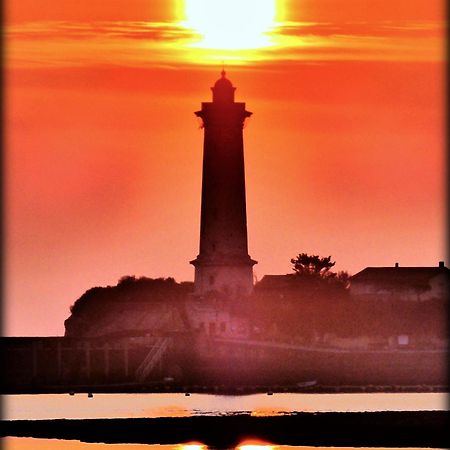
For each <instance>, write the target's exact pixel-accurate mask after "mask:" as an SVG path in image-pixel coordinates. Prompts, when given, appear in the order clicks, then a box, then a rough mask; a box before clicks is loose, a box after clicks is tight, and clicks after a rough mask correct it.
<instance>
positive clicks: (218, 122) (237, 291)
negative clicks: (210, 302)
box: [191, 71, 256, 297]
mask: <svg viewBox="0 0 450 450" xmlns="http://www.w3.org/2000/svg"><path fill="white" fill-rule="evenodd" d="M235 89H236V88H235V87H233V85H232V84H231V82H230V81H229V80H228V79H227V78H226V76H225V71H222V76H221V78H220V79H219V80H217V81H216V83H215V85H214V87H212V88H211V90H212V102H204V103H202V109H201V110H200V111H197V112H196V113H195V115H196V116H198V117H200V118H201V119H202V121H203V128H204V132H205V135H204V146H203V179H202V206H201V225H200V253H199V255H198V256H197V258H196V259H195V260H193V261H191V264H193V265H194V267H195V283H194V284H195V293H196V294H198V295H204V294H206V293H208V292H211V291H218V292H222V293H224V294H227V295H229V296H230V297H237V296H241V295H247V294H249V293H251V291H252V289H253V269H252V268H253V265H254V264H256V261H254V260H252V259H251V258H250V256H249V254H248V246H247V212H246V202H245V171H244V144H243V137H242V130H243V126H244V120H245V119H246V118H247V117H249V116H251V114H252V113H251V112H249V111H246V110H245V103H236V102H235V101H234V91H235Z"/></svg>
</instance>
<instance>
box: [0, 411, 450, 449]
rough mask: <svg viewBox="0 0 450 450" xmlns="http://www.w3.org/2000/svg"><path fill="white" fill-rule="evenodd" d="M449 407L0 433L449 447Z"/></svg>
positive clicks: (47, 425)
mask: <svg viewBox="0 0 450 450" xmlns="http://www.w3.org/2000/svg"><path fill="white" fill-rule="evenodd" d="M448 425H449V412H448V411H419V412H406V411H401V412H370V413H294V414H290V415H284V416H275V417H254V416H250V415H232V416H195V417H171V418H156V419H94V420H65V419H63V420H37V421H3V422H1V423H0V436H1V437H5V436H16V437H34V438H46V439H75V440H80V441H83V442H104V443H139V444H180V443H184V442H189V441H198V442H202V443H204V444H206V445H208V446H209V447H214V448H230V447H234V446H236V445H237V444H239V443H240V442H242V441H244V440H246V439H258V440H262V441H265V442H269V443H273V444H279V445H313V446H338V447H343V446H346V447H361V446H364V447H433V448H449V447H450V439H449V434H448Z"/></svg>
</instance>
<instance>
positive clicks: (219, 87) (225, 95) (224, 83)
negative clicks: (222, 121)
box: [211, 70, 236, 103]
mask: <svg viewBox="0 0 450 450" xmlns="http://www.w3.org/2000/svg"><path fill="white" fill-rule="evenodd" d="M221 75H222V76H221V77H220V78H219V79H218V80H217V81H216V82H215V84H214V87H212V88H211V89H212V91H213V102H220V103H232V102H233V101H234V91H235V90H236V88H235V87H233V85H232V84H231V81H230V80H229V79H228V78H226V76H225V75H226V73H225V71H224V70H222V73H221Z"/></svg>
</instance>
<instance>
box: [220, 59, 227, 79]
mask: <svg viewBox="0 0 450 450" xmlns="http://www.w3.org/2000/svg"><path fill="white" fill-rule="evenodd" d="M220 74H221V75H222V78H225V75H226V72H225V63H224V62H223V60H222V72H220Z"/></svg>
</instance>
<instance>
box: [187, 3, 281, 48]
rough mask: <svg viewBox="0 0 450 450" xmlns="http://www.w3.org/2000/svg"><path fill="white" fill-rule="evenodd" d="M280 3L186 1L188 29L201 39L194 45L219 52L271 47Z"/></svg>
mask: <svg viewBox="0 0 450 450" xmlns="http://www.w3.org/2000/svg"><path fill="white" fill-rule="evenodd" d="M276 1H277V0H185V10H184V12H185V18H186V20H185V22H184V23H183V25H184V26H185V27H188V28H191V29H193V30H195V31H196V32H197V33H198V34H200V35H201V36H202V39H201V41H199V42H197V43H196V44H195V46H198V47H202V48H209V49H217V50H245V49H257V48H262V47H267V46H269V45H271V40H270V36H269V35H268V34H267V32H268V31H270V30H271V29H272V28H274V27H275V26H276V22H275V20H276V13H277V11H276V9H277V8H276Z"/></svg>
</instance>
